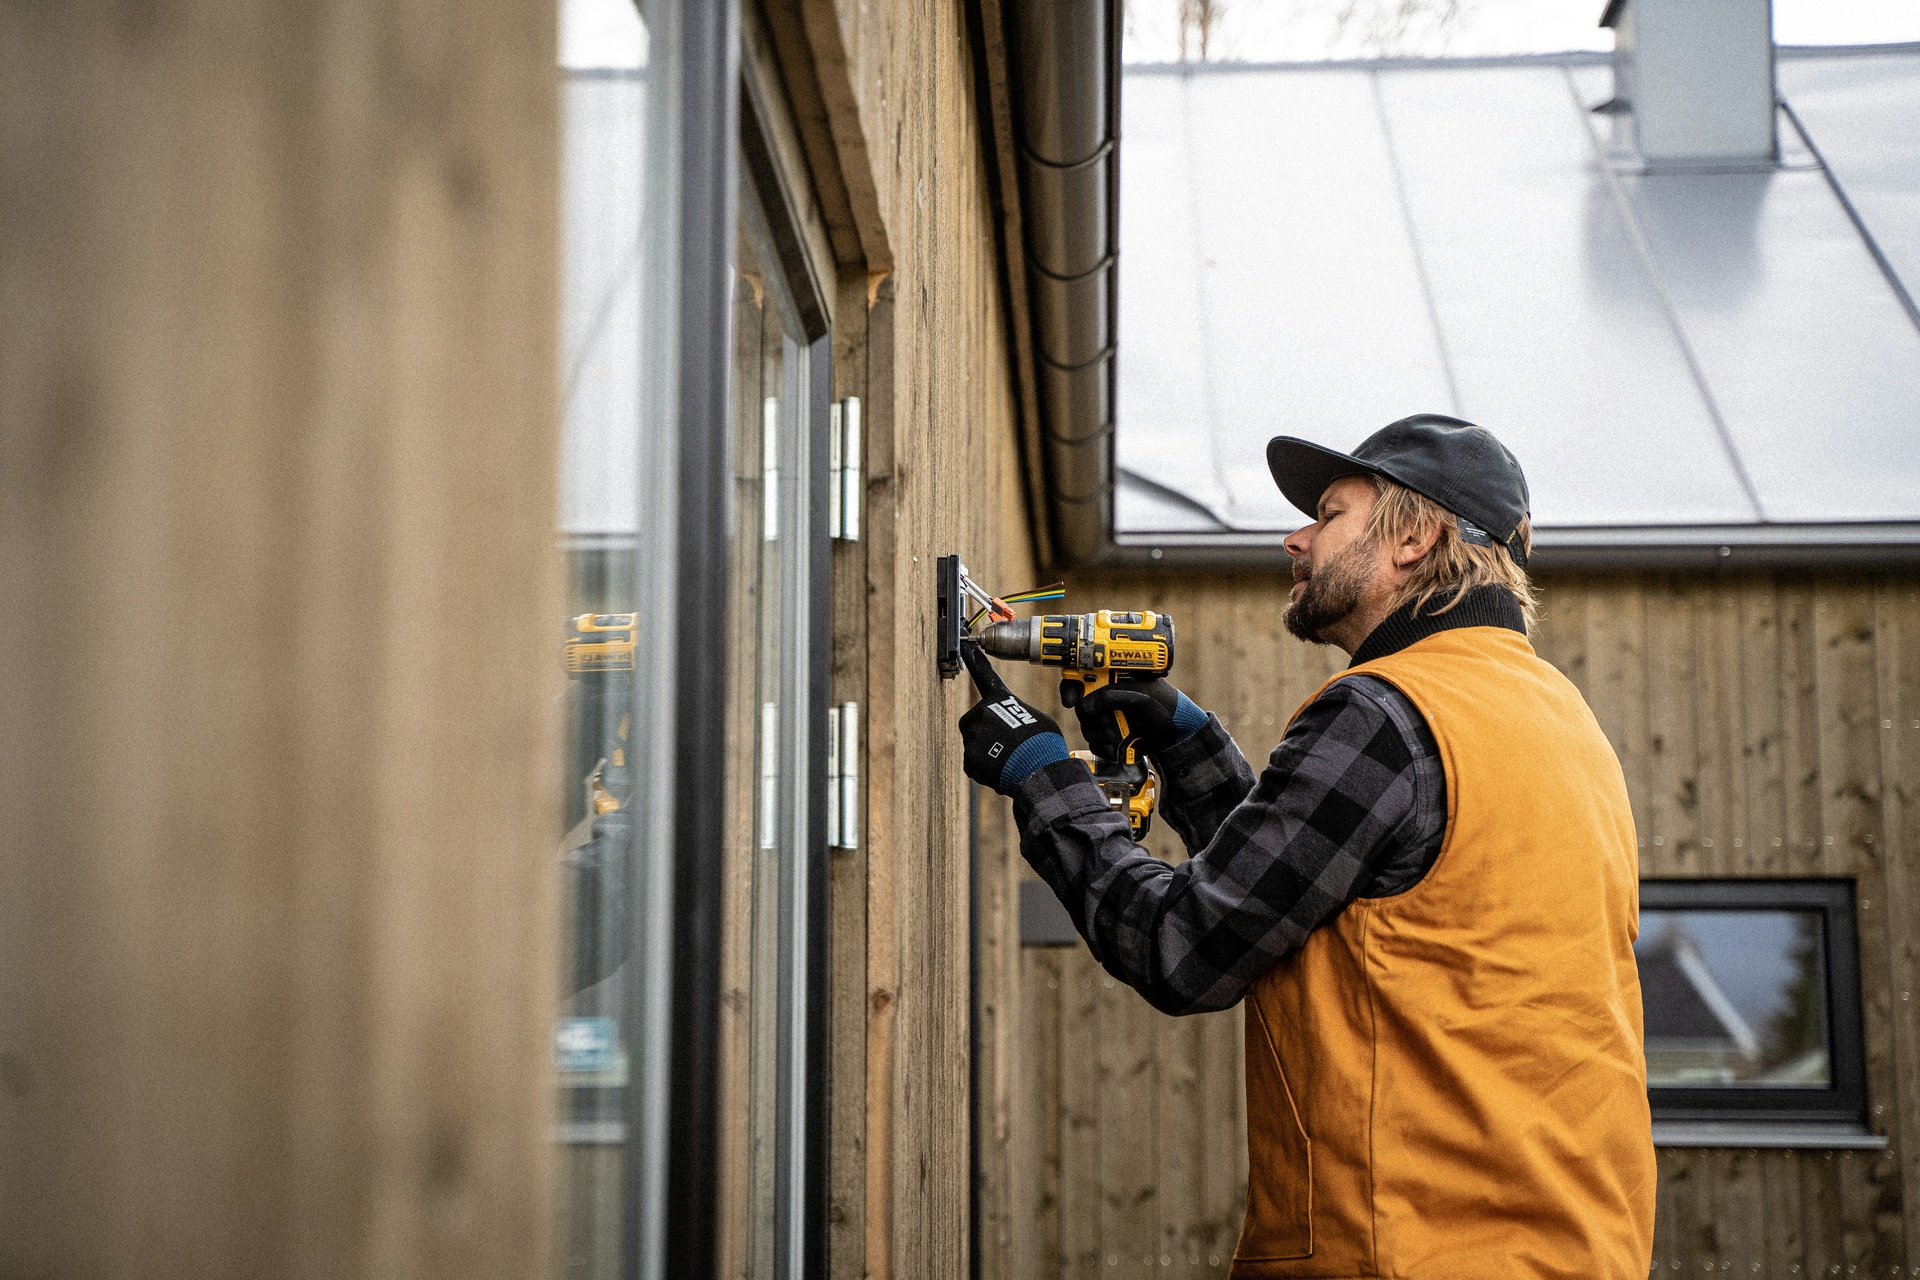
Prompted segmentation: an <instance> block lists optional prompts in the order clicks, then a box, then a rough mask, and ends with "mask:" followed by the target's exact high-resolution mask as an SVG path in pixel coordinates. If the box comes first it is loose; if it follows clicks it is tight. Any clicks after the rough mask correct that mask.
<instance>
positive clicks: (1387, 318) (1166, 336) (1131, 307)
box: [1118, 72, 1446, 528]
mask: <svg viewBox="0 0 1920 1280" xmlns="http://www.w3.org/2000/svg"><path fill="white" fill-rule="evenodd" d="M1121 102H1122V110H1123V115H1122V125H1121V134H1122V137H1123V138H1124V139H1125V142H1124V143H1123V147H1124V156H1123V160H1122V165H1121V173H1122V178H1121V217H1120V237H1121V240H1120V334H1121V339H1120V342H1121V346H1120V349H1121V351H1122V352H1124V353H1127V354H1126V355H1123V356H1122V358H1121V365H1120V376H1119V406H1118V416H1119V420H1120V421H1121V422H1124V423H1125V424H1126V427H1125V429H1124V430H1122V431H1121V433H1120V435H1119V442H1118V449H1119V460H1120V464H1121V465H1122V466H1123V467H1127V468H1130V469H1132V470H1134V471H1137V472H1139V473H1141V474H1143V475H1146V476H1149V477H1151V478H1152V479H1154V480H1156V481H1159V482H1161V483H1163V484H1168V485H1171V486H1173V487H1175V488H1178V489H1181V490H1182V491H1184V492H1187V493H1190V494H1192V495H1193V496H1194V497H1195V498H1197V499H1199V500H1201V501H1202V502H1203V503H1205V505H1207V506H1208V507H1210V508H1211V509H1213V510H1214V511H1215V512H1217V513H1219V514H1220V515H1221V516H1222V518H1223V519H1225V520H1227V521H1228V522H1229V523H1230V524H1232V525H1233V526H1234V527H1238V528H1275V527H1279V526H1280V525H1281V524H1285V523H1287V522H1290V521H1293V519H1294V517H1293V516H1292V515H1291V514H1290V509H1289V508H1287V507H1286V504H1285V503H1284V501H1283V500H1282V499H1281V497H1280V495H1279V492H1278V491H1277V490H1276V489H1275V488H1274V486H1273V481H1272V479H1271V478H1270V477H1269V476H1268V475H1267V471H1266V463H1265V461H1264V454H1263V452H1262V450H1263V449H1264V446H1265V444H1266V441H1267V439H1268V437H1270V436H1274V435H1281V434H1290V435H1300V436H1305V437H1307V438H1309V439H1314V440H1320V441H1323V442H1326V443H1329V444H1337V445H1344V446H1350V445H1352V444H1354V443H1355V442H1357V441H1358V440H1359V439H1360V438H1361V437H1362V436H1363V435H1365V434H1366V432H1368V431H1370V430H1372V429H1373V428H1375V427H1378V426H1380V425H1381V424H1383V423H1385V422H1387V421H1390V420H1391V419H1393V418H1395V417H1398V416H1400V415H1401V414H1403V413H1405V412H1408V409H1407V408H1406V406H1409V405H1412V406H1427V405H1433V404H1444V403H1445V402H1446V384H1445V379H1444V376H1443V374H1442V373H1441V369H1440V363H1439V358H1438V352H1437V351H1436V350H1435V348H1434V345H1433V333H1432V328H1431V325H1430V324H1429V323H1428V322H1427V319H1426V314H1425V306H1424V303H1423V302H1422V298H1421V293H1420V287H1419V278H1418V273H1417V270H1416V267H1415V264H1414V261H1413V255H1412V247H1411V244H1410V243H1409V241H1408V238H1407V231H1406V226H1405V222H1404V220H1403V219H1402V218H1401V217H1400V214H1399V209H1398V205H1397V202H1396V200H1395V196H1394V188H1393V183H1392V175H1391V171H1390V169H1389V168H1388V166H1387V164H1386V162H1385V140H1384V138H1383V137H1382V136H1381V132H1380V125H1379V118H1378V114H1377V112H1375V110H1374V107H1373V95H1372V89H1371V85H1370V80H1369V77H1368V75H1367V74H1366V73H1364V72H1354V73H1343V72H1331V73H1326V74H1323V75H1319V76H1315V77H1312V78H1311V79H1310V80H1309V79H1307V78H1300V77H1289V76H1286V75H1284V74H1279V75H1259V74H1242V75H1232V76H1209V75H1198V76H1173V75H1155V76H1132V77H1129V78H1128V80H1127V83H1126V88H1125V91H1124V93H1123V94H1122V97H1121Z"/></svg>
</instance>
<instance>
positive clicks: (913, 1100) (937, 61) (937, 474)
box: [736, 0, 1038, 1280]
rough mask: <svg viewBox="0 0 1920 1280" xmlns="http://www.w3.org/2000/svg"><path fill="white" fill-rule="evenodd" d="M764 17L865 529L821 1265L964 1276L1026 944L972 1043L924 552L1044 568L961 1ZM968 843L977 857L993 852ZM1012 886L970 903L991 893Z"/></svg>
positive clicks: (982, 563)
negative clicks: (979, 1120) (806, 187)
mask: <svg viewBox="0 0 1920 1280" xmlns="http://www.w3.org/2000/svg"><path fill="white" fill-rule="evenodd" d="M766 7H767V9H768V12H769V18H768V24H767V25H768V30H769V32H770V34H771V40H772V43H773V47H774V50H775V53H776V56H777V57H778V59H779V61H780V63H781V67H782V71H783V74H784V75H785V77H786V82H787V84H788V86H789V96H790V106H791V109H792V111H793V113H794V116H795V119H796V121H797V126H798V134H799V136H800V137H801V139H802V142H803V143H804V145H805V151H806V156H807V161H806V163H807V164H808V166H809V167H810V168H811V176H812V178H813V181H814V182H815V184H816V185H818V186H821V187H823V188H825V189H824V190H823V191H822V194H821V198H820V201H819V205H820V209H821V212H822V217H823V218H824V219H825V220H826V222H827V224H828V233H829V237H830V238H831V240H832V243H833V244H834V246H835V252H837V253H840V254H841V255H842V257H843V260H842V261H840V262H838V263H837V264H834V271H835V273H836V279H837V283H836V286H835V298H836V307H835V322H836V332H835V336H834V356H835V369H834V393H835V395H836V396H845V395H858V396H859V397H860V398H861V401H862V405H863V409H864V429H863V438H862V443H863V446H864V453H865V469H866V479H867V505H866V511H865V513H864V520H863V530H862V540H861V541H860V542H859V543H857V544H851V545H841V546H836V547H835V548H834V550H833V577H834V581H833V588H832V590H833V613H834V620H833V629H834V630H833V636H834V638H833V677H832V679H833V695H832V696H833V697H834V698H835V699H836V700H857V701H860V702H861V703H863V711H864V717H863V724H864V737H865V743H864V756H863V758H862V760H861V776H862V778H863V791H864V793H865V802H864V804H863V806H862V810H863V812H862V819H863V828H864V829H863V831H862V833H861V834H862V837H863V839H862V841H861V848H859V849H858V850H854V851H846V852H835V853H834V854H832V855H831V856H832V863H831V867H830V890H829V891H830V895H831V897H830V916H831V923H830V928H831V939H830V947H831V957H832V958H831V962H830V968H831V974H830V983H831V990H830V993H829V1001H828V1003H829V1006H830V1009H831V1019H832V1021H831V1028H832V1030H831V1035H832V1080H831V1102H830V1106H831V1112H830V1127H831V1135H832V1136H831V1151H830V1160H829V1175H828V1182H829V1187H828V1193H829V1197H830V1198H829V1211H828V1218H829V1228H828V1230H829V1252H830V1259H829V1262H830V1272H831V1274H832V1275H834V1276H836V1277H847V1278H849V1280H852V1278H859V1277H869V1276H870V1277H874V1278H876V1280H879V1278H881V1277H901V1278H902V1280H906V1278H911V1280H919V1278H920V1277H955V1278H957V1277H960V1276H964V1275H966V1274H967V1272H968V1269H969V1265H970V1259H969V1250H970V1248H971V1245H970V1232H971V1227H972V1223H971V1221H970V1216H971V1214H970V1210H971V1208H972V1195H973V1186H972V1183H971V1177H970V1158H969V1152H970V1145H971V1141H972V1139H973V1137H974V1132H973V1123H974V1103H975V1099H974V1098H973V1096H972V1084H971V1082H972V1080H973V1079H975V1078H978V1079H979V1080H980V1082H981V1085H982V1088H983V1091H984V1092H986V1093H987V1094H989V1095H994V1096H998V1097H999V1098H1000V1099H1002V1102H1001V1103H1000V1104H999V1105H1000V1110H1001V1113H1002V1114H1004V1112H1005V1106H1004V1099H1005V1098H1007V1097H1008V1096H1010V1089H1011V1084H1010V1081H1011V1061H1012V1059H1011V1056H1010V1054H1008V1053H1007V1052H1005V1051H1004V1046H1005V1045H1006V1044H1007V1043H1008V1042H1009V1041H1010V1040H1011V1037H1012V1031H1011V1029H1010V1026H1009V1024H1007V1023H1006V1022H1005V1020H1004V1018H1003V1017H1002V1016H1001V1015H1000V1014H999V1012H998V1011H999V1009H1000V1008H1001V1007H1002V1002H1001V1001H1000V999H999V998H998V997H997V996H994V995H993V994H992V990H993V988H994V984H995V982H996V979H995V978H994V976H993V975H994V973H995V972H1004V973H1005V974H1007V975H1009V977H1008V979H1007V981H1006V982H1003V983H1001V985H1002V986H1005V985H1008V984H1009V983H1010V981H1011V977H1010V975H1011V974H1012V971H1013V968H1012V967H1013V964H1014V959H1015V955H1014V952H1013V950H1012V949H1011V948H1010V947H1008V946H1004V945H1000V944H998V943H997V942H995V943H992V944H990V945H991V948H992V949H991V951H990V952H989V953H987V954H985V955H983V957H982V970H983V980H982V982H981V988H982V991H983V993H985V994H984V995H983V1004H982V1009H983V1010H984V1012H983V1013H982V1015H981V1025H982V1026H983V1027H986V1028H988V1029H989V1030H988V1031H987V1033H986V1034H984V1035H983V1036H982V1037H981V1038H980V1039H979V1040H978V1041H976V1039H975V1037H974V1035H973V1029H974V1013H973V1009H972V1007H971V1005H972V1000H973V995H974V992H973V989H972V987H973V984H972V977H973V975H972V972H971V968H972V965H971V956H970V949H969V942H970V938H971V936H972V926H973V924H974V921H975V918H976V915H977V914H978V908H977V907H976V904H975V903H974V901H973V896H972V895H973V885H972V883H971V882H972V878H973V876H972V869H971V868H970V866H969V858H970V855H971V852H972V849H973V847H974V845H973V842H971V841H970V838H969V837H970V829H969V827H970V814H971V812H972V809H971V802H970V796H969V790H968V784H967V782H966V779H965V777H964V775H963V774H962V772H961V768H960V740H959V735H958V733H957V732H956V731H955V722H956V721H957V720H958V719H959V717H960V715H961V714H962V713H963V712H964V711H965V710H966V709H967V708H968V707H969V706H971V705H972V702H973V699H974V694H973V689H972V685H971V683H970V682H969V681H967V680H966V679H965V678H964V677H962V678H961V679H959V680H953V681H943V680H941V679H939V678H938V676H937V675H936V672H935V667H934V661H933V630H934V628H933V623H934V561H935V559H936V558H937V557H939V556H941V555H945V554H949V553H956V552H957V553H959V554H960V555H961V556H963V557H964V558H965V560H966V563H967V565H968V567H969V568H970V569H971V570H972V571H973V573H974V575H975V576H976V577H977V578H979V579H980V581H982V582H983V583H986V584H988V585H990V586H995V587H997V588H999V589H1002V590H1014V589H1017V588H1020V587H1024V586H1027V585H1030V584H1031V583H1032V581H1033V574H1034V568H1033V562H1032V546H1031V539H1030V537H1029V530H1028V527H1027V521H1026V516H1025V511H1026V503H1025V497H1024V493H1023V490H1022V477H1021V473H1020V468H1019V460H1018V454H1017V452H1016V437H1015V420H1014V403H1013V393H1012V381H1011V374H1010V371H1009V367H1008V345H1007V336H1006V330H1005V315H1004V307H1003V299H1002V295H1001V276H1000V269H999V263H998V258H997V247H996V244H995V241H994V227H995V225H996V223H995V219H994V215H993V209H992V207H991V202H990V192H989V186H988V174H987V168H986V158H987V152H986V148H985V146H984V145H983V142H982V139H981V133H980V112H979V109H978V104H977V102H976V100H975V97H974V75H973V68H972V58H971V49H970V46H969V41H968V32H967V12H968V11H967V6H966V5H965V4H964V3H961V2H960V0H946V2H942V3H935V4H930V5H883V4H868V3H865V2H864V0H774V2H773V3H770V4H769V5H768V6H766ZM829 169H833V170H835V171H834V172H828V170H829ZM847 220H851V222H852V224H853V225H851V226H847V225H843V224H844V223H845V222H846V221H847ZM1035 687H1036V688H1037V687H1038V686H1035ZM736 767H738V762H736ZM980 836H981V838H980V840H979V841H978V847H979V848H980V850H981V854H982V858H983V860H991V859H993V858H995V857H998V858H1000V860H1001V863H1002V865H1004V858H1005V851H1004V849H1002V850H999V851H998V852H997V853H996V852H995V845H994V837H993V835H992V834H991V832H990V831H987V830H984V829H983V830H982V831H981V832H980ZM1002 881H1004V877H1002V878H1001V880H999V881H994V880H989V881H988V882H986V883H985V885H984V887H983V888H982V890H981V892H982V895H983V900H985V901H987V902H989V903H997V902H998V901H999V900H998V899H995V898H994V897H993V896H992V895H993V894H994V893H997V892H1001V883H1002ZM990 914H991V919H992V920H993V921H998V920H1000V919H1002V918H1003V917H1004V911H1003V910H1002V908H1001V907H1000V906H998V905H994V906H993V907H992V909H991V913H990ZM996 936H997V935H996ZM996 965H997V966H998V969H996V968H995V966H996ZM1016 1003H1017V1002H1016ZM976 1051H978V1054H979V1056H978V1059H977V1060H975V1054H976ZM996 1054H997V1055H998V1056H997V1058H996ZM985 1105H986V1108H987V1109H988V1110H991V1107H992V1106H993V1105H994V1104H993V1103H992V1101H991V1098H989V1099H988V1100H987V1101H986V1103H985ZM987 1123H988V1124H989V1125H991V1124H992V1121H991V1119H990V1118H989V1120H988V1121H987ZM1000 1127H1001V1129H1002V1131H1008V1130H1010V1125H1008V1124H1006V1123H1004V1122H1003V1123H1002V1124H1001V1126H1000ZM983 1136H984V1135H983ZM988 1143H989V1145H991V1139H989V1140H988ZM1001 1145H1002V1146H1003V1145H1004V1144H1001ZM992 1185H994V1186H996V1187H999V1188H1004V1187H1005V1186H1006V1180H1005V1179H1004V1178H1000V1179H997V1180H994V1181H993V1184H992ZM981 1208H982V1210H983V1220H982V1223H981V1228H982V1230H983V1232H987V1233H993V1232H1004V1230H1005V1229H1006V1226H1005V1219H1006V1215H1005V1212H1004V1210H993V1209H991V1208H990V1207H989V1206H988V1205H987V1203H986V1201H985V1200H984V1199H983V1200H982V1202H981Z"/></svg>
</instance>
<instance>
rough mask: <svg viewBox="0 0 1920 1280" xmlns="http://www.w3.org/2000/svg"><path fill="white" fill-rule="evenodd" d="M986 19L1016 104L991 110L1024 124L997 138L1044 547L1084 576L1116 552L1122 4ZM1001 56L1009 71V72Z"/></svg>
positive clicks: (1049, 2)
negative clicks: (1010, 182) (1011, 204)
mask: <svg viewBox="0 0 1920 1280" xmlns="http://www.w3.org/2000/svg"><path fill="white" fill-rule="evenodd" d="M980 9H981V14H982V27H983V28H984V29H985V32H986V33H987V38H986V39H985V40H983V42H982V44H983V46H984V48H983V53H984V54H985V55H986V58H985V61H986V66H985V68H984V70H985V72H986V77H987V81H988V89H989V96H990V97H991V98H995V99H1004V107H1003V105H1002V101H994V102H992V103H991V106H992V109H993V114H994V115H995V117H996V121H995V123H996V124H997V123H998V119H997V118H998V117H1001V113H1002V110H1003V109H1004V111H1005V112H1006V114H1007V117H1009V118H1010V123H1011V129H1010V130H1008V131H1007V133H1010V134H1011V136H1010V137H1009V136H1007V133H1003V132H1002V131H1001V130H1000V129H998V128H996V129H995V131H994V132H995V134H996V135H997V136H996V138H995V142H996V144H997V145H996V149H997V150H999V151H1000V153H1001V154H1000V156H999V157H998V158H999V160H1000V165H999V168H1000V172H1001V174H1002V175H1003V181H1004V176H1005V175H1006V174H1007V173H1008V171H1009V170H1011V171H1012V172H1013V174H1015V175H1016V176H1017V184H1018V206H1019V209H1018V214H1017V216H1016V215H1012V214H1010V215H1009V216H1008V217H1007V218H1006V219H1005V221H1004V222H1003V227H1002V252H1003V255H1004V260H1005V262H1006V265H1007V273H1008V280H1007V286H1008V292H1009V295H1010V298H1009V302H1010V304H1011V309H1012V310H1013V311H1014V312H1015V313H1016V314H1015V317H1014V324H1013V325H1012V326H1011V327H1012V329H1013V330H1014V336H1015V341H1016V342H1018V341H1019V338H1020V336H1021V332H1022V331H1023V330H1024V331H1026V333H1027V334H1030V335H1031V336H1030V339H1029V341H1030V343H1031V345H1030V346H1029V347H1028V349H1027V350H1026V351H1018V350H1017V351H1016V352H1015V353H1014V355H1015V361H1016V365H1020V364H1025V365H1026V367H1027V368H1031V369H1032V370H1033V373H1032V375H1031V376H1030V377H1031V380H1028V379H1027V378H1023V379H1022V381H1023V382H1024V383H1025V384H1026V385H1025V387H1024V388H1023V389H1024V390H1025V391H1026V392H1027V394H1028V396H1029V398H1030V399H1031V401H1032V402H1033V403H1032V404H1031V406H1030V408H1029V409H1028V412H1026V413H1025V414H1024V417H1025V418H1026V424H1027V432H1028V435H1029V442H1028V443H1029V449H1028V450H1027V452H1028V454H1029V457H1030V458H1031V459H1032V460H1033V461H1036V462H1037V463H1038V464H1039V471H1040V475H1039V476H1038V477H1033V478H1032V480H1037V481H1038V487H1039V488H1040V489H1041V491H1042V492H1043V493H1044V495H1045V502H1044V504H1036V505H1043V506H1044V510H1045V520H1046V529H1045V530H1044V535H1045V536H1044V537H1043V538H1042V539H1041V541H1042V543H1043V545H1044V546H1046V547H1047V548H1048V549H1049V550H1050V551H1051V555H1050V556H1048V557H1047V558H1048V560H1049V561H1050V565H1051V567H1053V568H1055V569H1066V568H1074V567H1080V566H1084V565H1088V564H1091V563H1095V562H1097V561H1099V560H1101V559H1102V558H1104V557H1105V555H1106V553H1107V551H1108V549H1109V548H1110V547H1111V545H1112V542H1113V481H1114V458H1113V417H1114V415H1113V406H1114V346H1115V337H1116V328H1117V325H1116V318H1117V316H1118V296H1117V294H1118V288H1117V286H1118V282H1119V268H1118V265H1117V256H1118V249H1119V215H1120V163H1119V142H1120V30H1121V25H1120V12H1119V4H1118V0H981V4H980ZM996 10H997V11H998V13H996V12H995V11H996ZM996 17H999V18H1001V19H1002V21H1001V22H995V21H994V19H995V18H996ZM996 27H997V28H999V29H1000V30H1001V31H1002V32H1004V44H1001V45H1000V49H996V48H995V47H994V46H995V45H996V44H997V43H999V42H996V41H995V40H994V39H993V38H992V34H991V33H992V32H993V31H994V29H995V28H996ZM1001 50H1004V63H1003V64H1002V65H995V64H996V62H998V61H999V59H997V58H996V56H995V55H996V54H997V53H999V52H1001ZM996 90H997V91H998V92H996ZM1009 152H1011V153H1012V154H1011V155H1010V154H1009ZM1016 229H1018V230H1019V232H1020V235H1019V237H1018V239H1017V240H1016V239H1015V238H1014V236H1013V235H1012V234H1009V233H1011V232H1014V231H1015V230H1016ZM1019 277H1024V278H1023V279H1022V278H1019ZM1023 320H1024V321H1025V323H1022V321H1023ZM1021 345H1026V344H1024V343H1022V344H1021ZM1029 362H1030V363H1029ZM1035 444H1037V446H1038V447H1037V448H1034V447H1032V446H1033V445H1035ZM1032 480H1030V483H1031V482H1032Z"/></svg>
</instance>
